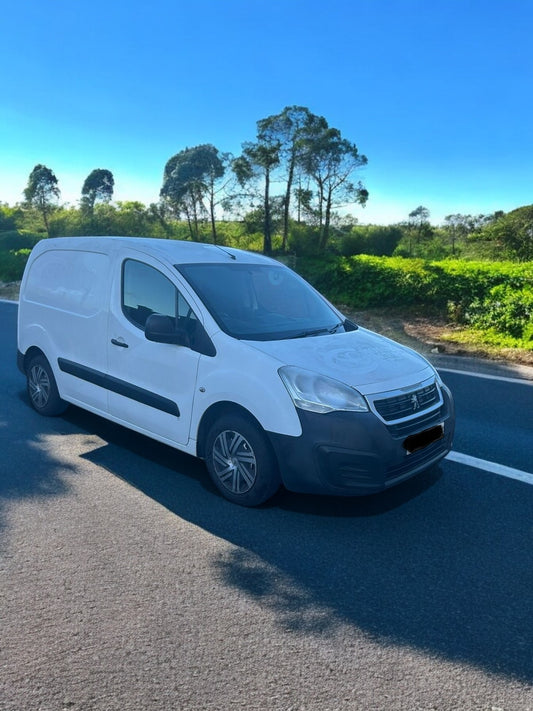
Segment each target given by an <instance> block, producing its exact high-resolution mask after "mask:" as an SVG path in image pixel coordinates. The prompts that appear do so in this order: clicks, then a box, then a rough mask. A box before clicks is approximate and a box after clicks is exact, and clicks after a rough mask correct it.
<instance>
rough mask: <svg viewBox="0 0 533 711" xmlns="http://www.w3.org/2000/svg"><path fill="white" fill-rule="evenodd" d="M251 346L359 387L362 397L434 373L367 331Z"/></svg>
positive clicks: (410, 354) (417, 358) (411, 355)
mask: <svg viewBox="0 0 533 711" xmlns="http://www.w3.org/2000/svg"><path fill="white" fill-rule="evenodd" d="M249 345H250V346H251V347H253V348H254V349H257V350H259V351H261V352H263V353H267V354H269V355H271V356H272V357H274V358H276V359H278V360H279V361H280V363H283V364H287V365H295V366H299V367H301V368H306V369H308V370H313V371H316V372H317V373H327V374H328V375H329V376H330V377H332V378H335V379H337V380H339V381H341V382H344V383H346V384H347V385H350V386H351V387H354V388H357V390H359V392H361V393H362V394H363V395H367V394H370V393H374V392H379V391H382V390H393V389H395V388H397V387H402V386H405V385H406V379H407V383H408V384H409V385H412V384H413V383H416V382H417V381H421V380H424V379H425V378H427V377H429V375H430V374H432V373H433V369H432V368H431V366H429V365H428V362H427V361H426V360H425V359H424V358H422V357H421V356H419V355H418V353H415V352H414V351H412V350H410V349H408V348H406V347H405V346H400V345H399V344H398V343H395V342H394V341H391V340H390V339H388V338H384V337H383V336H377V335H376V334H374V333H372V332H371V331H367V330H366V329H364V328H358V329H357V330H356V331H350V332H348V333H336V334H331V335H320V336H316V337H311V338H297V339H290V340H284V341H256V342H253V343H249Z"/></svg>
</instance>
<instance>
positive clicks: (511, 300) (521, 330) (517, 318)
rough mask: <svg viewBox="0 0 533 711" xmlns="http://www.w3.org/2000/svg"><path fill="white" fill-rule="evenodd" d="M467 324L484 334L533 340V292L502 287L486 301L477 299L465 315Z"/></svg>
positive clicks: (506, 285)
mask: <svg viewBox="0 0 533 711" xmlns="http://www.w3.org/2000/svg"><path fill="white" fill-rule="evenodd" d="M465 321H466V322H467V323H468V324H470V325H471V326H473V327H474V328H479V329H483V330H489V329H492V330H494V331H496V332H497V333H502V334H504V335H510V336H512V337H513V338H517V339H521V340H523V341H532V340H533V288H531V287H525V288H523V289H519V290H517V289H514V288H513V287H511V286H509V284H500V285H498V286H495V287H493V288H492V289H490V291H489V293H488V295H487V296H486V297H485V298H483V299H475V300H474V301H473V302H472V303H471V304H470V306H469V308H468V310H467V311H466V313H465Z"/></svg>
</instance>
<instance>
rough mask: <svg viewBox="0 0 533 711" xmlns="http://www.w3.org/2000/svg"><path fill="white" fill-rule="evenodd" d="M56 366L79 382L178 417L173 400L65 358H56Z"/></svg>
mask: <svg viewBox="0 0 533 711" xmlns="http://www.w3.org/2000/svg"><path fill="white" fill-rule="evenodd" d="M57 364H58V366H59V369H60V370H62V371H63V372H64V373H68V374H69V375H73V376H74V377H76V378H80V379H81V380H86V381H87V382H88V383H92V384H93V385H98V386H99V387H101V388H105V389H106V390H109V391H111V392H113V393H117V395H123V396H124V397H128V398H130V400H135V401H136V402H140V403H142V404H143V405H148V406H149V407H153V408H154V409H155V410H161V412H166V413H168V414H169V415H174V416H175V417H179V416H180V411H179V407H178V406H177V404H176V403H175V402H174V401H173V400H169V399H168V398H166V397H163V396H162V395H157V393H153V392H152V391H151V390H145V389H144V388H139V387H138V386H137V385H132V384H131V383H128V382H127V381H126V380H120V379H119V378H114V377H113V376H112V375H107V374H106V373H101V372H100V371H99V370H94V368H89V367H88V366H86V365H80V364H79V363H74V362H73V361H71V360H66V359H65V358H58V359H57Z"/></svg>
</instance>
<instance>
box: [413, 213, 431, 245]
mask: <svg viewBox="0 0 533 711" xmlns="http://www.w3.org/2000/svg"><path fill="white" fill-rule="evenodd" d="M429 215H430V212H429V210H428V209H427V207H424V206H423V205H419V206H418V207H417V208H416V209H414V210H413V211H412V212H410V213H409V256H410V257H411V256H412V255H413V244H412V235H413V234H414V235H415V241H416V244H417V245H419V244H420V242H421V241H422V239H423V238H425V237H428V236H429V235H430V234H431V225H430V224H429Z"/></svg>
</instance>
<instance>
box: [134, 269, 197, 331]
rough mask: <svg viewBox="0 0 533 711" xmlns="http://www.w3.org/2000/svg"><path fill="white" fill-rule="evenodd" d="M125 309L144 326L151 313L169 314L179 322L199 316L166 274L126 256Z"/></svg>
mask: <svg viewBox="0 0 533 711" xmlns="http://www.w3.org/2000/svg"><path fill="white" fill-rule="evenodd" d="M122 311H123V313H124V315H125V316H126V317H127V318H128V319H129V320H130V321H132V322H133V323H134V324H135V325H136V326H138V327H139V328H142V329H143V330H144V327H145V325H146V320H147V318H148V316H150V315H151V314H162V315H163V316H170V317H171V318H172V319H173V320H174V321H175V323H176V326H178V325H181V326H184V325H185V324H184V323H183V321H196V320H197V319H196V316H195V314H194V313H193V311H192V309H191V308H190V307H189V304H188V303H187V301H186V300H185V299H184V298H183V296H182V294H181V293H180V292H179V291H178V289H176V287H175V286H174V284H173V283H172V282H171V281H170V280H169V279H167V277H166V276H165V275H164V274H161V272H160V271H158V270H157V269H154V267H151V266H149V265H148V264H144V263H143V262H138V261H136V260H134V259H127V260H126V261H125V262H124V264H123V268H122Z"/></svg>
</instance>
